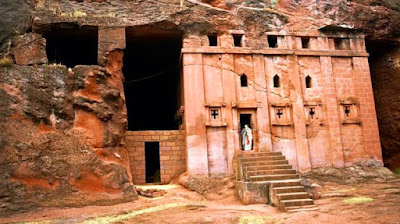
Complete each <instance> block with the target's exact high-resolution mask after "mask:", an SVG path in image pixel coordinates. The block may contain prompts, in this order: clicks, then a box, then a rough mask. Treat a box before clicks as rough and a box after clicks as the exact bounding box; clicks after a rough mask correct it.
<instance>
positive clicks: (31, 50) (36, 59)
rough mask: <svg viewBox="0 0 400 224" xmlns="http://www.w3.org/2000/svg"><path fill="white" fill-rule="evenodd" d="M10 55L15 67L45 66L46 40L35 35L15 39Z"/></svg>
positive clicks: (29, 34) (30, 34)
mask: <svg viewBox="0 0 400 224" xmlns="http://www.w3.org/2000/svg"><path fill="white" fill-rule="evenodd" d="M13 45H14V46H13V49H12V54H13V55H14V59H15V63H16V64H17V65H37V64H46V63H47V56H46V39H44V38H43V37H42V36H40V35H38V34H35V33H28V34H25V35H22V36H19V37H17V38H15V41H14V43H13Z"/></svg>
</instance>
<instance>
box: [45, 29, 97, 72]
mask: <svg viewBox="0 0 400 224" xmlns="http://www.w3.org/2000/svg"><path fill="white" fill-rule="evenodd" d="M43 37H44V38H45V39H46V53H47V57H48V59H49V63H57V64H62V65H66V66H67V67H69V68H72V67H75V66H76V65H97V64H98V63H97V47H98V30H97V27H86V26H85V27H78V26H72V27H68V28H61V27H52V28H50V29H49V30H47V31H45V32H44V34H43Z"/></svg>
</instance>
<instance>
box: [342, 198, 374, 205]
mask: <svg viewBox="0 0 400 224" xmlns="http://www.w3.org/2000/svg"><path fill="white" fill-rule="evenodd" d="M343 201H344V203H346V204H363V203H369V202H373V201H374V199H373V198H368V197H354V198H349V199H346V200H343Z"/></svg>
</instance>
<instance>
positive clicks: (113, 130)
mask: <svg viewBox="0 0 400 224" xmlns="http://www.w3.org/2000/svg"><path fill="white" fill-rule="evenodd" d="M110 76H111V74H109V73H107V72H106V71H105V70H104V69H103V68H100V67H97V66H77V67H75V68H74V69H72V70H68V69H67V68H66V67H65V66H57V65H48V66H43V67H26V66H16V65H14V66H11V67H2V68H0V81H1V84H0V95H1V97H0V104H1V109H0V110H1V111H0V114H1V116H0V119H1V123H0V141H1V144H0V149H1V150H0V172H1V173H2V174H3V175H1V177H0V178H1V180H0V181H1V183H2V184H1V185H0V202H1V209H0V212H1V214H2V215H7V214H9V212H16V211H18V212H21V211H24V210H28V209H31V208H35V207H37V206H66V205H69V206H83V205H88V204H110V203H115V202H123V201H130V200H132V199H134V196H135V195H136V192H135V191H134V190H133V187H132V185H131V183H130V174H129V173H128V169H127V167H128V160H127V158H128V156H127V155H126V153H127V152H126V150H125V149H124V148H122V147H121V146H120V140H121V137H122V135H121V134H120V133H121V132H122V131H121V129H123V128H124V124H125V120H124V119H123V118H122V116H120V115H118V114H115V112H114V111H123V109H121V108H123V107H124V106H123V105H124V104H123V99H122V98H121V94H120V89H118V87H115V86H113V85H112V84H110V83H109V80H110V79H111V78H110ZM118 128H119V129H118ZM117 129H118V130H117ZM99 132H100V133H101V134H100V135H99Z"/></svg>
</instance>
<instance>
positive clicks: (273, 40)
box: [268, 36, 278, 48]
mask: <svg viewBox="0 0 400 224" xmlns="http://www.w3.org/2000/svg"><path fill="white" fill-rule="evenodd" d="M268 46H269V48H277V47H278V37H277V36H268Z"/></svg>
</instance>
